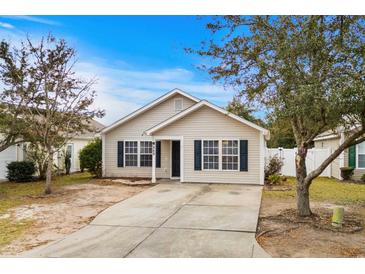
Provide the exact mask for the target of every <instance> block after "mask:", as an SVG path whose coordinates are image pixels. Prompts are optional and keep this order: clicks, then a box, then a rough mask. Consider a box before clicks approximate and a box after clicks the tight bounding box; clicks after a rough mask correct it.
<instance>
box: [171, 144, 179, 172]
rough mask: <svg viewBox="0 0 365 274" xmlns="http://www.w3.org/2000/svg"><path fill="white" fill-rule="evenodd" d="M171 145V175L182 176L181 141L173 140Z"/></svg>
mask: <svg viewBox="0 0 365 274" xmlns="http://www.w3.org/2000/svg"><path fill="white" fill-rule="evenodd" d="M171 146H172V147H171V175H172V177H180V141H172V142H171Z"/></svg>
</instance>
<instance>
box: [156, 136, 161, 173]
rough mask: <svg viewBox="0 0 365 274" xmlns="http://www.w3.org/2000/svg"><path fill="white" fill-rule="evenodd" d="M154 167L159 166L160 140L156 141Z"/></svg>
mask: <svg viewBox="0 0 365 274" xmlns="http://www.w3.org/2000/svg"><path fill="white" fill-rule="evenodd" d="M156 167H161V141H156Z"/></svg>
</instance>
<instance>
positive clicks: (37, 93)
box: [2, 35, 104, 194]
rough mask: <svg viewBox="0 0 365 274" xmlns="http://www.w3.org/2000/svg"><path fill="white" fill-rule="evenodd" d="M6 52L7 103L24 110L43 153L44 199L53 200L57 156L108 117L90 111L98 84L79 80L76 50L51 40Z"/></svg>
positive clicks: (27, 125) (6, 47)
mask: <svg viewBox="0 0 365 274" xmlns="http://www.w3.org/2000/svg"><path fill="white" fill-rule="evenodd" d="M2 51H3V53H2V56H3V60H6V62H7V65H6V67H5V68H4V71H3V77H4V78H5V80H6V81H5V82H6V83H9V84H8V85H7V86H6V89H5V91H4V92H3V94H4V95H3V97H2V100H4V101H5V102H7V105H18V106H19V107H20V108H21V109H22V114H21V117H22V121H23V122H24V126H25V128H29V129H31V130H32V138H33V141H32V142H33V143H35V144H39V145H40V146H41V147H44V149H45V151H46V153H47V172H46V185H45V194H50V193H51V192H52V190H51V179H52V168H53V156H54V154H55V153H57V152H58V151H59V150H60V149H62V147H63V146H64V145H65V144H66V143H67V142H68V141H69V140H70V139H72V137H73V136H75V135H77V134H80V133H82V132H84V131H90V130H91V124H90V120H91V119H93V118H94V117H102V116H103V115H104V112H103V111H101V110H97V109H92V108H91V106H92V104H93V102H94V99H95V95H96V94H95V91H93V90H92V86H93V84H94V82H95V81H94V80H88V81H85V80H83V79H80V78H78V77H77V76H76V74H75V72H74V65H75V62H76V60H75V50H74V49H73V48H71V47H69V46H68V45H67V43H66V41H65V40H63V39H60V40H58V39H56V38H55V37H53V36H52V35H49V36H48V37H46V38H42V39H41V41H40V42H39V43H37V44H34V43H33V42H32V41H31V40H30V39H29V38H28V39H27V41H26V42H24V43H22V45H21V46H20V48H19V49H15V48H11V47H10V45H9V44H8V43H7V42H2ZM19 64H20V65H19ZM19 75H20V76H21V77H20V76H19ZM13 82H15V83H16V85H13V84H12V83H13ZM23 87H26V89H23ZM4 101H3V102H4Z"/></svg>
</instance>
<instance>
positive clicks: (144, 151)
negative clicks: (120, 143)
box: [140, 141, 152, 167]
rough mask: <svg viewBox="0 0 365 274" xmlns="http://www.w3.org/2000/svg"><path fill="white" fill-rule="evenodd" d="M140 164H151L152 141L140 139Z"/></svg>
mask: <svg viewBox="0 0 365 274" xmlns="http://www.w3.org/2000/svg"><path fill="white" fill-rule="evenodd" d="M140 148H141V149H140V166H141V167H142V166H143V167H144V166H152V142H151V141H141V147H140Z"/></svg>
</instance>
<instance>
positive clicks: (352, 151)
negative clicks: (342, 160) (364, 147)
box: [348, 145, 356, 168]
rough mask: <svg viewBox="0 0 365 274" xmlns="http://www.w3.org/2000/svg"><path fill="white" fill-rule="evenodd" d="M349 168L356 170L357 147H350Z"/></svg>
mask: <svg viewBox="0 0 365 274" xmlns="http://www.w3.org/2000/svg"><path fill="white" fill-rule="evenodd" d="M348 166H349V167H353V168H356V146H355V145H354V146H350V147H349V163H348Z"/></svg>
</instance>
